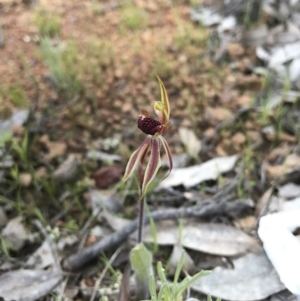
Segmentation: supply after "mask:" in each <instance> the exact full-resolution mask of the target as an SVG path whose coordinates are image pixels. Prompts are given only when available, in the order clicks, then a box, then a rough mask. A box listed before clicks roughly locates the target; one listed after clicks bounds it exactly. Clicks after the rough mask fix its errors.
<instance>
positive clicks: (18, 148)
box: [12, 132, 28, 163]
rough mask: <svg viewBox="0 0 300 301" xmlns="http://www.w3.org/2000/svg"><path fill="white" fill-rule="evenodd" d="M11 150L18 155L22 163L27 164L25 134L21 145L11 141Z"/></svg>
mask: <svg viewBox="0 0 300 301" xmlns="http://www.w3.org/2000/svg"><path fill="white" fill-rule="evenodd" d="M12 149H13V150H14V151H15V152H16V153H17V154H18V156H19V158H20V160H21V161H22V163H28V133H27V132H25V135H24V137H23V140H22V142H21V144H19V143H18V142H16V141H15V140H12Z"/></svg>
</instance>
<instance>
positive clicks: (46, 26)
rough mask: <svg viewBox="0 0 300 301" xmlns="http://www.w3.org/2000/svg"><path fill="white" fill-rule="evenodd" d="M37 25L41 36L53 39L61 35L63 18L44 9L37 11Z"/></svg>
mask: <svg viewBox="0 0 300 301" xmlns="http://www.w3.org/2000/svg"><path fill="white" fill-rule="evenodd" d="M35 23H36V25H37V27H38V29H39V34H40V35H41V36H43V37H45V36H46V37H53V36H58V35H59V31H60V27H61V18H60V16H59V15H57V14H55V13H53V12H51V11H50V10H48V9H47V8H44V7H42V8H39V9H38V10H37V12H36V16H35Z"/></svg>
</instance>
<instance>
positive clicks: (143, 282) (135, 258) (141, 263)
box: [130, 243, 153, 300]
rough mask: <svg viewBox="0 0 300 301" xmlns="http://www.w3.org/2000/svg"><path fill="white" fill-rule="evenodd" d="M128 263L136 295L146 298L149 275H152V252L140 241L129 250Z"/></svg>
mask: <svg viewBox="0 0 300 301" xmlns="http://www.w3.org/2000/svg"><path fill="white" fill-rule="evenodd" d="M130 263H131V267H132V269H133V270H134V273H135V280H136V292H137V297H138V298H139V299H140V300H141V299H146V298H148V296H149V281H150V276H151V275H153V269H152V254H151V253H150V252H149V251H148V250H147V248H146V247H145V246H144V244H142V243H140V244H138V245H136V246H135V247H134V248H133V249H132V250H131V252H130Z"/></svg>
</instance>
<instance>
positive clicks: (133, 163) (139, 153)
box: [123, 136, 152, 182]
mask: <svg viewBox="0 0 300 301" xmlns="http://www.w3.org/2000/svg"><path fill="white" fill-rule="evenodd" d="M151 140H152V136H147V138H146V139H145V140H144V141H143V143H142V144H141V145H140V146H139V148H138V149H137V150H136V151H135V152H134V153H133V154H132V155H131V157H130V159H129V161H128V163H127V166H126V170H125V174H124V177H123V182H126V181H127V180H128V179H129V178H130V177H131V175H132V174H133V172H134V170H135V169H136V167H137V166H138V165H139V164H140V162H141V159H142V158H145V156H146V154H147V153H148V151H149V148H150V144H151Z"/></svg>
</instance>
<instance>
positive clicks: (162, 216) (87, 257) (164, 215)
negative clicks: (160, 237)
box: [63, 201, 251, 271]
mask: <svg viewBox="0 0 300 301" xmlns="http://www.w3.org/2000/svg"><path fill="white" fill-rule="evenodd" d="M250 208H251V206H249V204H247V202H244V201H233V202H223V201H222V202H218V203H206V204H201V205H200V206H199V205H196V206H192V207H187V208H179V209H166V210H159V211H154V212H153V213H152V218H153V220H154V221H156V222H157V221H161V220H170V219H179V218H187V217H209V216H216V215H223V214H226V213H229V212H230V213H232V212H233V211H234V212H235V213H241V212H245V211H246V210H249V209H250ZM149 220H150V219H149V216H146V217H145V220H144V223H145V224H148V223H149ZM138 225H139V219H138V218H137V219H135V220H134V221H133V222H132V223H130V224H129V225H128V226H126V227H124V228H122V229H121V230H120V231H117V232H114V233H112V234H110V235H107V236H106V237H104V238H103V239H102V240H100V241H98V242H96V243H94V244H93V245H91V246H89V247H87V248H85V249H83V250H81V251H79V252H77V253H76V254H74V255H71V256H70V257H68V258H66V259H65V260H64V262H63V267H64V268H65V269H66V270H69V271H74V270H78V269H79V268H81V267H82V266H84V265H85V264H87V263H88V262H89V261H91V260H93V259H95V258H96V257H97V256H98V255H99V254H100V253H101V252H104V251H107V250H109V249H112V248H114V247H116V246H119V245H120V244H121V243H122V242H124V241H125V240H126V239H127V237H128V236H129V235H130V234H131V233H133V232H134V231H135V230H136V229H137V228H138Z"/></svg>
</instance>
